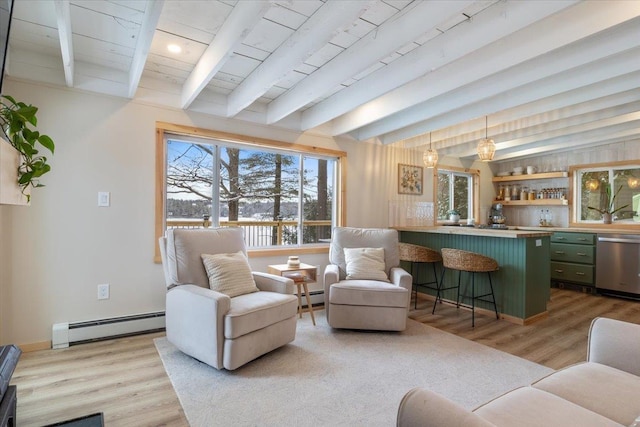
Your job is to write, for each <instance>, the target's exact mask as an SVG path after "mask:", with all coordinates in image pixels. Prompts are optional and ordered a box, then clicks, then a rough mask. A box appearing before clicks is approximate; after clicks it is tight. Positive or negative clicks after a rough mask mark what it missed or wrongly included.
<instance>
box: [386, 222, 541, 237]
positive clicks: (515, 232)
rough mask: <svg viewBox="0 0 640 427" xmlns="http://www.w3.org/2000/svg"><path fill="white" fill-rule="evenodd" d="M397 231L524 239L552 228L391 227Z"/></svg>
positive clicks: (539, 234)
mask: <svg viewBox="0 0 640 427" xmlns="http://www.w3.org/2000/svg"><path fill="white" fill-rule="evenodd" d="M392 228H393V229H395V230H398V231H414V232H418V233H436V234H458V235H466V236H485V237H498V238H504V239H524V238H528V237H543V236H551V235H552V234H553V230H549V231H542V230H535V229H529V230H522V229H516V228H509V229H506V230H502V229H495V228H480V227H477V226H476V227H466V226H463V225H459V226H446V225H443V226H411V227H392Z"/></svg>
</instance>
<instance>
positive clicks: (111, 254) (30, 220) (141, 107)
mask: <svg viewBox="0 0 640 427" xmlns="http://www.w3.org/2000/svg"><path fill="white" fill-rule="evenodd" d="M3 89H4V92H5V93H7V94H10V95H12V96H14V97H16V98H17V99H19V100H22V101H24V102H27V103H31V104H33V105H36V106H38V107H39V109H40V110H39V112H38V124H39V129H40V130H41V132H43V133H46V134H48V135H50V136H51V137H52V138H53V139H54V141H55V142H56V153H55V155H54V156H53V157H52V159H51V165H52V172H51V173H49V174H48V175H47V176H45V179H44V183H45V184H46V187H45V188H42V189H37V190H35V191H34V194H33V197H32V205H31V206H30V207H14V206H0V344H2V343H15V344H29V343H38V342H43V341H48V340H50V339H51V326H52V324H53V323H58V322H67V321H82V320H90V319H99V318H104V317H111V316H119V315H127V314H136V313H144V312H151V311H160V310H164V295H165V287H164V280H163V277H162V270H161V266H160V265H158V264H155V263H154V262H153V254H154V245H155V241H154V240H155V239H154V232H153V225H154V191H155V188H154V183H155V181H154V161H155V152H154V147H155V122H156V121H165V122H171V123H177V124H183V125H194V126H197V127H202V128H208V129H216V130H222V131H229V132H235V133H242V134H246V135H255V136H261V137H265V138H271V139H277V140H281V141H288V142H295V143H299V144H308V145H315V146H321V147H325V148H332V149H339V150H343V151H346V152H347V153H348V155H347V159H348V167H347V177H348V179H347V194H348V196H347V225H350V226H362V227H386V226H387V225H388V215H387V212H388V209H387V204H388V201H389V200H397V199H399V196H398V195H397V164H398V163H408V164H415V165H420V164H421V155H422V153H421V152H419V151H412V150H405V149H395V148H392V147H388V146H382V145H376V144H372V143H357V142H352V141H347V140H341V141H338V140H334V139H331V138H324V137H319V136H314V135H311V134H303V135H300V134H298V133H295V132H291V131H285V130H281V129H277V128H273V127H267V126H257V125H253V124H248V123H245V122H239V121H233V120H223V119H217V118H214V117H210V116H205V115H202V114H190V113H186V112H184V111H180V110H170V109H164V108H158V107H154V106H150V105H146V104H143V103H138V102H132V101H127V100H122V99H117V98H112V97H106V96H96V95H92V94H86V93H82V92H79V91H73V90H68V89H65V88H52V87H47V86H39V85H31V84H28V83H24V82H20V81H16V80H11V79H7V80H6V81H5V84H4V88H3ZM425 171H426V170H425ZM425 175H426V181H427V182H425V190H426V191H425V193H424V194H423V195H422V196H402V197H403V198H405V199H408V200H424V201H430V200H432V194H431V187H432V184H431V181H430V177H429V176H430V174H428V173H426V174H425ZM99 191H110V192H111V207H109V208H99V207H98V206H97V193H98V192H99ZM302 260H303V261H304V262H308V263H313V264H318V265H320V266H321V270H320V271H322V269H323V267H324V265H326V262H327V256H326V254H323V255H315V256H313V255H309V256H304V257H302ZM284 261H285V260H284V259H280V258H261V259H252V261H251V262H252V264H253V265H254V267H255V268H256V269H258V270H261V271H266V265H267V264H270V263H282V262H284ZM99 283H109V284H110V285H111V298H110V299H109V300H102V301H98V300H97V298H96V292H97V291H96V287H97V285H98V284H99Z"/></svg>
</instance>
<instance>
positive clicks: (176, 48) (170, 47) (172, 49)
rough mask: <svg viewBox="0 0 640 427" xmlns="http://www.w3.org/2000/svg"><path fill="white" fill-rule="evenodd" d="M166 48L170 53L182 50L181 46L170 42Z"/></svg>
mask: <svg viewBox="0 0 640 427" xmlns="http://www.w3.org/2000/svg"><path fill="white" fill-rule="evenodd" d="M167 49H168V50H169V52H171V53H180V52H182V48H181V47H180V46H178V45H177V44H170V45H168V46H167Z"/></svg>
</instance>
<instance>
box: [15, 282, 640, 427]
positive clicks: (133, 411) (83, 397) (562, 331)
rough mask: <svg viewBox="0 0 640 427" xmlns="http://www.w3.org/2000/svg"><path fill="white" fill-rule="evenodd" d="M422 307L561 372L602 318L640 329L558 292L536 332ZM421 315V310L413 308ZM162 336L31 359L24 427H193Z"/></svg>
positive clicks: (594, 302)
mask: <svg viewBox="0 0 640 427" xmlns="http://www.w3.org/2000/svg"><path fill="white" fill-rule="evenodd" d="M432 304H433V301H432V300H428V299H423V298H422V297H420V298H419V299H418V309H417V310H413V309H412V310H411V312H410V313H409V316H410V317H411V318H412V319H415V320H417V321H420V322H423V323H425V324H427V325H430V326H433V327H436V328H438V329H441V330H444V331H447V332H451V333H453V334H456V335H459V336H461V337H464V338H467V339H470V340H473V341H477V342H480V343H482V344H485V345H488V346H490V347H493V348H496V349H499V350H502V351H505V352H507V353H511V354H514V355H516V356H520V357H523V358H525V359H528V360H531V361H533V362H537V363H540V364H542V365H545V366H549V367H551V368H554V369H557V368H561V367H563V366H567V365H569V364H572V363H575V362H579V361H582V360H585V357H586V346H587V333H588V330H589V325H590V323H591V320H592V319H593V318H594V317H597V316H607V317H612V318H615V319H620V320H626V321H630V322H634V323H640V302H637V301H629V300H623V299H618V298H610V297H604V296H595V295H588V294H583V293H579V292H575V291H570V290H560V289H552V292H551V301H550V302H549V311H550V315H549V317H548V318H547V319H543V320H541V321H539V322H536V323H534V324H532V325H528V326H520V325H515V324H513V323H509V322H507V321H504V320H499V321H498V320H496V319H495V318H494V317H489V316H485V315H477V316H476V327H475V328H471V312H470V311H468V310H465V309H456V308H455V306H452V305H449V304H441V305H440V304H439V305H438V307H437V309H436V314H435V315H431V308H432ZM412 307H413V302H412ZM161 335H162V334H150V335H142V336H137V337H130V338H122V339H117V340H110V341H103V342H99V343H92V344H84V345H79V346H73V347H70V348H68V349H64V350H45V351H37V352H32V353H25V354H23V355H22V357H21V358H20V362H19V363H18V367H17V369H16V372H15V374H14V376H13V380H12V383H13V384H15V385H17V386H18V425H19V426H42V425H45V424H49V423H54V422H58V421H61V420H66V419H70V418H75V417H79V416H82V415H87V414H90V413H94V412H103V413H104V416H105V424H106V425H107V426H109V427H111V426H136V427H137V426H187V425H188V423H187V421H186V418H185V416H184V413H183V411H182V408H181V406H180V403H179V402H178V399H177V397H176V394H175V392H174V391H173V388H172V386H171V383H170V381H169V378H168V377H167V375H166V373H165V371H164V368H163V366H162V362H161V360H160V357H159V356H158V353H157V351H156V349H155V346H154V344H153V339H154V338H156V337H158V336H161Z"/></svg>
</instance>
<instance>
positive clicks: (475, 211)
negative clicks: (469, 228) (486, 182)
mask: <svg viewBox="0 0 640 427" xmlns="http://www.w3.org/2000/svg"><path fill="white" fill-rule="evenodd" d="M442 171H444V172H450V173H451V175H452V176H453V175H466V176H469V177H471V182H470V184H469V191H470V192H471V194H470V196H469V200H468V203H469V204H470V206H471V208H470V209H469V212H470V213H471V216H469V218H474V220H475V221H478V219H479V218H480V170H479V169H470V168H461V167H456V166H447V165H438V166H437V167H434V168H433V218H434V223H435V224H436V225H442V224H445V223H446V222H447V221H446V220H440V219H438V174H439V173H440V172H442ZM452 183H453V181H451V182H450V184H449V185H450V186H451V185H452Z"/></svg>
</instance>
